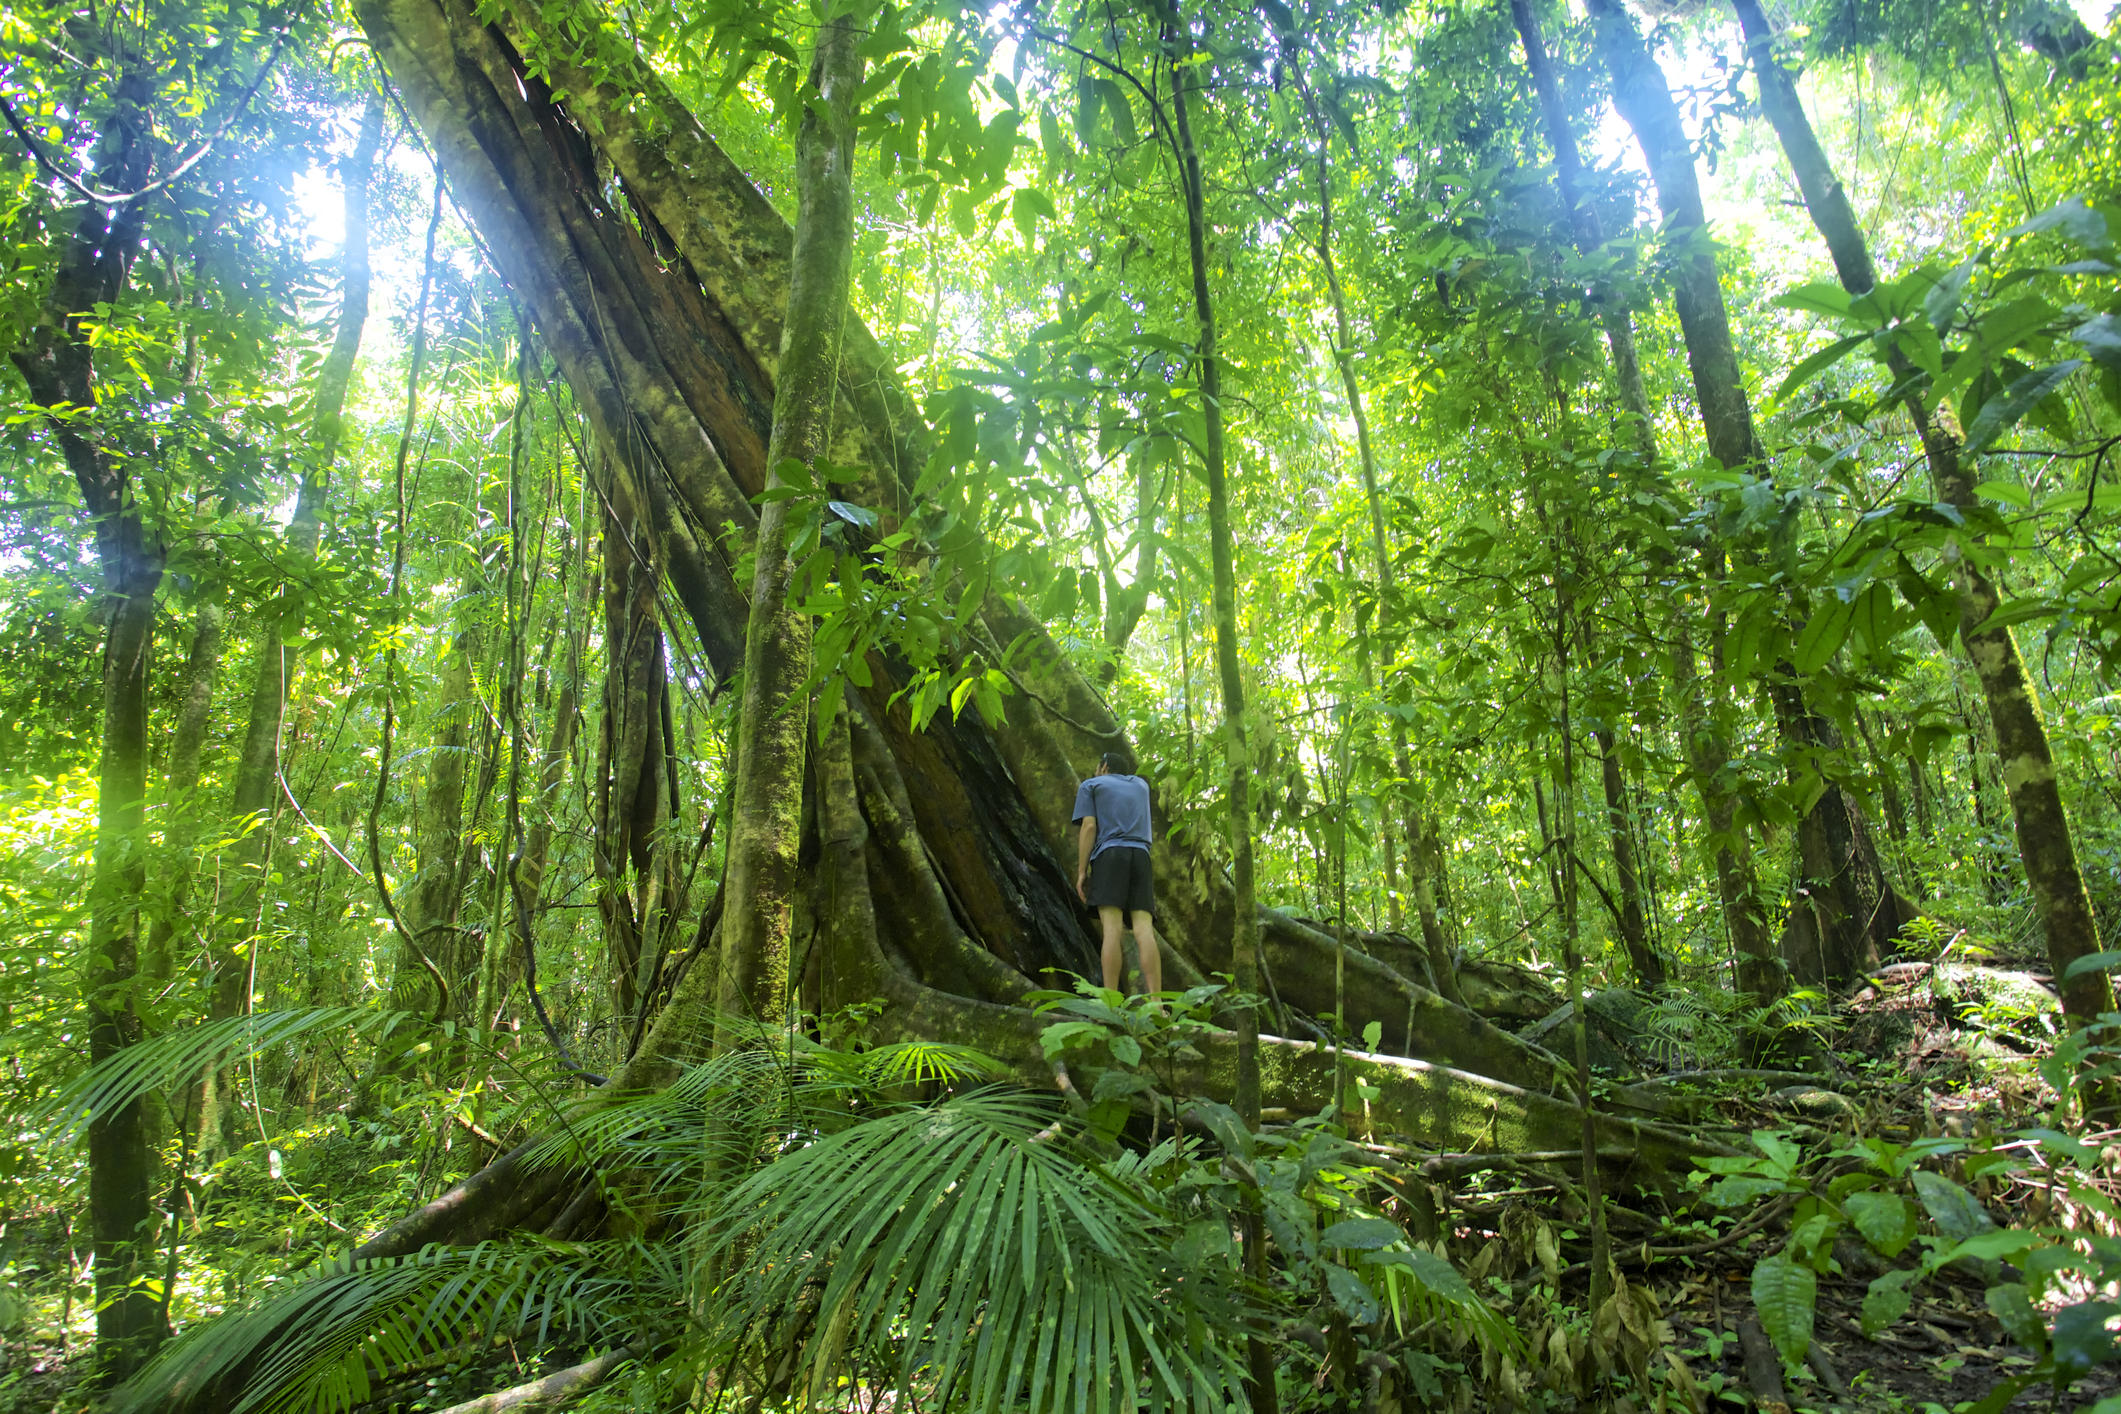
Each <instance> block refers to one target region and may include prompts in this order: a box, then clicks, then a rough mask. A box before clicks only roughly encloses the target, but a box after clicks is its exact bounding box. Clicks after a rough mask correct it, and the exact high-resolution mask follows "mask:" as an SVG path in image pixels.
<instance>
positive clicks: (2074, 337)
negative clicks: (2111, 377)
mask: <svg viewBox="0 0 2121 1414" xmlns="http://www.w3.org/2000/svg"><path fill="white" fill-rule="evenodd" d="M2069 337H2070V341H2071V342H2072V343H2078V344H2082V345H2084V351H2085V352H2086V353H2088V354H2090V355H2091V356H2092V358H2093V360H2094V361H2096V362H2097V363H2099V364H2100V365H2101V366H2103V367H2106V368H2121V319H2116V318H2115V317H2114V316H2113V315H2111V314H2102V315H2100V316H2099V317H2098V318H2096V319H2088V320H2086V321H2085V322H2084V323H2082V324H2079V325H2078V326H2077V327H2076V328H2074V329H2072V330H2070V331H2069Z"/></svg>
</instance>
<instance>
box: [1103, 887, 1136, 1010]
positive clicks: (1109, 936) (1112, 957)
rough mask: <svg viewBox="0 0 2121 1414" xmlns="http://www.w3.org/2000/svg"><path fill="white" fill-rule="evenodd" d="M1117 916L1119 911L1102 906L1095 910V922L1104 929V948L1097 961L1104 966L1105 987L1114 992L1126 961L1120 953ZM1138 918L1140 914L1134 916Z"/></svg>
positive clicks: (1116, 989)
mask: <svg viewBox="0 0 2121 1414" xmlns="http://www.w3.org/2000/svg"><path fill="white" fill-rule="evenodd" d="M1119 914H1120V911H1119V910H1118V909H1116V908H1107V907H1104V906H1103V905H1100V906H1099V907H1098V910H1097V921H1098V922H1099V923H1102V924H1103V925H1104V928H1105V948H1104V952H1103V953H1102V954H1101V955H1100V957H1099V960H1100V961H1101V962H1103V963H1104V965H1105V986H1106V988H1107V989H1108V990H1110V991H1114V992H1117V991H1118V990H1119V974H1120V971H1121V969H1122V968H1124V967H1125V966H1126V963H1127V959H1126V957H1125V956H1124V955H1123V954H1122V953H1121V952H1120V946H1119V936H1120V926H1119ZM1140 916H1141V915H1140V914H1136V915H1135V917H1137V918H1139V917H1140Z"/></svg>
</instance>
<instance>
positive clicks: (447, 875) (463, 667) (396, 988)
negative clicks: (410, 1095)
mask: <svg viewBox="0 0 2121 1414" xmlns="http://www.w3.org/2000/svg"><path fill="white" fill-rule="evenodd" d="M460 609H461V610H462V612H463V613H464V614H466V615H467V616H469V615H470V614H473V613H476V612H477V610H476V608H475V607H474V606H473V605H471V604H469V603H463V604H460ZM479 648H480V640H479V635H478V633H477V632H476V631H475V630H474V629H473V627H472V626H470V625H469V624H466V625H464V626H462V627H459V628H458V629H457V631H456V632H455V633H454V634H452V635H451V636H450V640H449V646H448V648H446V649H445V650H444V656H443V659H442V671H441V675H440V676H439V678H438V679H437V680H436V682H435V685H434V688H433V691H432V696H431V699H430V700H432V701H433V702H434V704H435V707H434V712H433V714H432V716H431V718H430V720H431V721H432V723H433V728H434V729H433V734H432V736H431V737H430V739H429V741H428V746H427V751H426V753H425V755H424V756H422V757H421V758H420V759H421V760H422V761H423V762H424V763H425V765H426V768H427V769H426V774H425V776H424V778H423V779H422V780H421V782H420V784H419V788H418V793H417V796H416V797H415V798H416V801H417V804H416V805H415V807H414V811H413V818H414V821H415V824H416V835H415V845H416V848H417V851H418V852H417V856H416V857H417V859H418V860H419V866H418V872H417V873H416V874H414V876H413V880H412V886H411V887H410V888H407V889H404V890H402V891H401V893H400V895H399V904H398V911H399V914H400V916H401V917H402V918H403V919H404V922H405V929H406V932H407V933H408V934H409V935H410V936H409V937H406V938H401V939H399V946H398V956H397V962H396V965H395V967H394V968H393V970H392V973H391V985H390V1005H391V1006H392V1008H394V1009H396V1010H399V1011H426V1010H429V1009H430V1008H431V1007H432V1006H433V1005H434V1004H435V1003H436V1002H438V1001H439V1000H440V998H430V997H429V996H428V995H427V994H428V993H429V992H430V991H431V990H432V988H433V986H434V981H433V977H432V974H430V973H429V972H428V970H427V966H428V964H427V963H426V962H424V961H422V960H421V957H420V954H421V953H425V954H426V956H427V958H429V959H431V960H432V961H433V962H434V964H435V966H437V967H439V968H440V969H441V971H442V974H443V977H444V978H445V979H446V980H447V981H448V984H449V989H450V993H451V997H452V999H453V1000H454V999H455V998H456V994H457V990H458V989H457V985H456V984H457V979H458V978H459V977H460V976H461V975H462V972H463V969H462V967H461V965H460V964H461V961H462V952H463V950H462V949H461V948H460V947H459V946H458V944H457V937H458V934H457V911H458V907H459V905H460V904H461V903H462V895H461V894H460V893H459V892H458V890H457V869H458V864H459V856H460V855H461V854H462V852H463V849H464V766H465V762H466V761H467V760H468V759H469V757H470V755H471V732H472V728H473V726H474V724H475V722H476V720H477V717H478V716H479V703H478V696H477V687H476V683H475V681H474V679H475V675H476V671H477V664H476V659H477V657H478V654H479Z"/></svg>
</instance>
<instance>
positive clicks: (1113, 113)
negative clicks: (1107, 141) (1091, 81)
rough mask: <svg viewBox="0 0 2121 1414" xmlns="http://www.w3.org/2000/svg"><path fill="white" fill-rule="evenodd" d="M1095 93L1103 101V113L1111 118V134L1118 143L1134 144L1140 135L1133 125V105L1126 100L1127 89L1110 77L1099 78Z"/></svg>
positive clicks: (1124, 145) (1124, 144)
mask: <svg viewBox="0 0 2121 1414" xmlns="http://www.w3.org/2000/svg"><path fill="white" fill-rule="evenodd" d="M1097 93H1098V97H1099V98H1100V99H1101V100H1102V101H1103V103H1104V109H1105V113H1106V114H1107V116H1109V117H1110V118H1111V119H1112V134H1113V136H1114V137H1115V138H1116V139H1117V140H1118V142H1119V145H1120V146H1121V147H1132V146H1134V144H1135V143H1136V142H1138V141H1140V137H1141V135H1140V133H1138V132H1137V131H1136V130H1135V127H1134V105H1133V104H1132V103H1130V102H1128V101H1127V91H1126V90H1125V89H1123V88H1121V87H1120V86H1119V84H1118V83H1117V82H1116V81H1114V80H1112V79H1099V80H1097Z"/></svg>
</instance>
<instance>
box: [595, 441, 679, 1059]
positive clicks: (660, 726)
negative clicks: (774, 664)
mask: <svg viewBox="0 0 2121 1414" xmlns="http://www.w3.org/2000/svg"><path fill="white" fill-rule="evenodd" d="M597 483H598V494H599V496H600V498H601V499H602V501H603V504H604V718H603V726H602V730H601V733H600V735H599V737H598V741H597V771H596V826H597V828H596V838H595V839H594V840H593V841H592V842H591V845H590V849H591V853H592V855H593V857H594V859H595V864H596V875H597V908H598V911H599V913H600V914H601V916H602V918H603V922H604V951H605V965H606V967H607V968H608V970H609V973H610V977H611V995H612V1000H613V1004H614V1006H615V1008H616V1010H617V1013H618V1015H619V1016H620V1017H622V1018H631V1017H632V1016H633V1015H634V1013H635V1010H636V1009H637V1008H638V1007H639V1005H640V1001H641V997H642V996H643V994H644V993H646V992H647V990H648V989H649V986H650V983H651V980H652V975H653V972H654V970H655V967H656V962H657V957H658V953H659V948H660V945H661V943H662V941H663V940H664V939H665V938H666V937H667V936H668V935H669V931H670V923H671V911H672V909H673V908H675V907H676V906H677V900H676V897H675V895H676V893H677V888H678V884H677V859H676V854H675V851H674V850H673V849H672V848H671V840H670V825H671V823H672V822H673V821H674V820H675V819H676V818H677V812H678V801H677V798H676V792H675V790H674V789H673V787H672V776H671V773H670V770H669V760H670V754H671V751H672V750H673V743H672V742H670V741H669V739H668V738H667V736H666V734H665V731H664V718H665V706H666V704H667V701H668V698H669V694H670V672H669V661H668V650H667V647H666V645H665V643H664V640H663V624H662V618H661V615H660V613H659V611H658V604H657V591H658V588H659V587H660V584H661V581H662V569H663V562H662V555H661V550H662V543H663V542H662V540H661V537H659V536H657V535H656V533H655V529H654V526H653V524H652V522H651V521H650V519H649V511H648V507H647V506H646V505H645V504H644V503H645V501H646V497H644V496H643V495H642V494H641V493H640V490H639V488H638V487H637V486H634V485H633V484H631V481H630V478H628V477H627V476H626V474H625V471H624V469H623V468H621V467H619V466H617V465H616V464H614V463H613V462H611V461H610V459H608V458H601V459H600V460H599V472H598V475H597Z"/></svg>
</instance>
